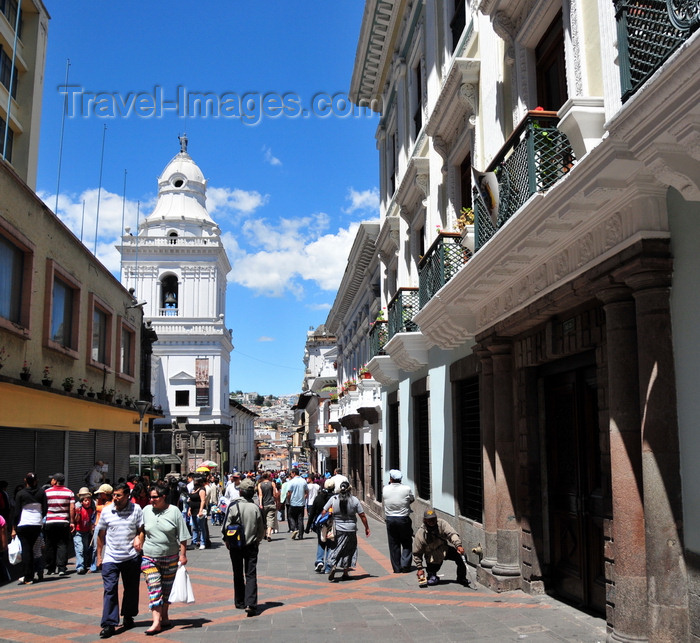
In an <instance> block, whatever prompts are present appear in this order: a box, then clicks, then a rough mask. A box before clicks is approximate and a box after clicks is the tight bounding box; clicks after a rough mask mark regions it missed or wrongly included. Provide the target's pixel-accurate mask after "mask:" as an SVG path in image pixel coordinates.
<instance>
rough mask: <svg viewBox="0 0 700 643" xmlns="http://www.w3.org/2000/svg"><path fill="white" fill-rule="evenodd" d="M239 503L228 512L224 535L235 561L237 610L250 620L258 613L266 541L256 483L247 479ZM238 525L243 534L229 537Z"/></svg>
mask: <svg viewBox="0 0 700 643" xmlns="http://www.w3.org/2000/svg"><path fill="white" fill-rule="evenodd" d="M238 489H239V491H240V494H241V497H240V499H239V500H234V501H233V502H232V503H231V504H230V505H229V506H228V509H227V511H226V517H225V518H224V526H223V528H222V534H223V537H224V542H225V543H226V548H227V549H228V551H229V555H230V557H231V567H232V569H233V598H234V603H235V605H236V609H239V610H242V609H245V611H246V612H247V613H248V616H255V615H256V614H257V613H258V570H257V566H258V548H259V545H260V542H261V541H262V539H263V538H264V537H265V523H264V521H263V516H262V512H261V511H260V509H259V508H258V506H257V505H255V504H253V496H254V495H255V483H254V482H253V481H252V480H250V479H249V478H246V479H245V480H243V482H241V485H240V487H239V488H238ZM235 524H238V525H240V526H241V528H242V532H243V533H242V534H236V536H228V535H227V533H228V532H229V531H230V530H229V527H230V526H231V525H235Z"/></svg>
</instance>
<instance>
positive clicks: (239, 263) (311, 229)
mask: <svg viewBox="0 0 700 643" xmlns="http://www.w3.org/2000/svg"><path fill="white" fill-rule="evenodd" d="M327 223H328V220H327V215H324V214H318V215H313V216H311V217H303V218H301V219H296V220H293V219H283V220H281V221H280V223H279V224H278V225H276V226H274V227H273V226H271V225H270V224H269V223H267V222H266V221H257V222H255V223H253V222H250V221H248V222H246V223H245V224H244V228H245V229H246V232H247V233H248V234H254V236H253V241H254V243H253V245H254V246H255V245H256V244H257V245H258V247H264V249H261V250H258V251H256V252H251V253H246V252H243V253H242V254H238V255H237V256H236V257H235V258H233V257H232V266H233V269H232V271H231V273H230V274H229V280H230V281H232V282H234V283H236V284H239V285H241V286H244V287H245V288H248V289H250V290H252V291H254V292H255V293H256V294H259V295H266V296H269V297H281V296H283V295H284V294H287V293H291V294H294V295H296V296H297V297H298V298H301V297H302V296H303V293H304V284H303V282H304V281H308V282H312V283H315V284H316V285H317V286H318V287H319V288H321V289H322V290H327V291H334V290H337V288H338V286H339V284H340V280H341V279H342V277H343V273H344V271H345V266H346V263H347V257H348V253H349V252H350V248H351V247H352V243H353V241H354V239H355V235H356V234H357V229H358V226H359V224H358V223H352V224H351V225H350V226H349V227H348V228H342V229H340V230H338V232H336V233H329V234H320V233H321V232H322V231H323V229H324V226H325V227H327ZM263 241H266V243H265V244H264V246H263V245H262V242H263ZM237 249H238V250H240V246H237ZM229 256H231V255H229Z"/></svg>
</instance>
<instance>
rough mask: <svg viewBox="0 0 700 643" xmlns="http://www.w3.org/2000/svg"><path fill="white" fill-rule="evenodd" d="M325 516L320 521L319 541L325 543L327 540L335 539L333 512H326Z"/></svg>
mask: <svg viewBox="0 0 700 643" xmlns="http://www.w3.org/2000/svg"><path fill="white" fill-rule="evenodd" d="M327 516H328V517H327V518H326V519H325V520H324V522H323V523H321V536H320V537H321V542H322V543H325V542H327V541H329V540H335V520H333V513H328V514H327Z"/></svg>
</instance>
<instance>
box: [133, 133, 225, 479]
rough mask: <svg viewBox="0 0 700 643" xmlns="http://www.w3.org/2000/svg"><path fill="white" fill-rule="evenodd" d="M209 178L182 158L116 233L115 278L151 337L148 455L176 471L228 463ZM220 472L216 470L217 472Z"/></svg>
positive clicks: (220, 276) (219, 256)
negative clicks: (163, 458)
mask: <svg viewBox="0 0 700 643" xmlns="http://www.w3.org/2000/svg"><path fill="white" fill-rule="evenodd" d="M206 186H207V181H206V179H205V178H204V175H203V174H202V171H201V170H200V168H199V167H198V166H197V164H196V163H195V162H194V161H193V160H192V158H191V157H190V155H189V154H188V153H187V138H186V137H185V136H181V137H180V152H179V153H178V154H176V155H175V156H174V157H173V159H172V160H171V161H170V162H169V163H168V164H167V166H166V167H165V169H164V170H163V172H162V174H161V175H160V177H159V178H158V200H157V203H156V206H155V209H154V210H153V212H152V213H151V214H149V215H148V216H147V217H146V218H145V220H143V221H141V222H140V223H139V225H138V230H137V233H136V235H132V234H130V233H129V230H128V229H127V234H126V235H125V236H124V237H123V245H122V246H121V248H120V251H121V253H122V268H123V269H122V275H123V276H122V281H123V284H124V286H126V287H127V288H133V289H134V297H135V298H136V299H137V300H138V302H144V303H143V305H142V309H143V314H144V322H145V323H146V324H147V325H150V327H151V328H152V329H153V330H154V331H155V332H156V333H157V335H158V340H157V342H156V343H155V344H154V345H153V356H152V371H151V378H152V380H151V391H152V392H153V404H154V405H155V406H156V407H158V406H160V407H162V410H163V415H164V418H163V419H162V420H159V421H157V422H156V424H155V427H154V428H155V435H154V436H152V440H151V451H152V452H153V453H162V451H164V450H168V451H169V452H170V453H171V454H172V455H178V456H179V457H180V458H181V459H182V467H181V469H182V471H183V472H185V471H189V470H193V469H194V468H195V467H196V466H197V464H198V463H201V462H203V461H204V460H213V461H215V462H217V464H218V465H219V467H221V469H223V467H225V466H226V465H227V464H228V461H229V458H228V456H229V454H228V451H229V430H230V427H231V413H230V409H229V362H230V354H231V350H232V349H233V344H232V332H231V330H230V329H228V328H227V326H226V323H225V307H226V275H227V274H228V273H229V272H230V270H231V265H230V263H229V260H228V257H227V256H226V250H225V249H224V245H223V242H222V240H221V229H220V228H219V226H218V225H217V224H216V222H215V221H214V220H213V219H212V218H211V217H210V216H209V213H208V212H207V209H206ZM221 469H220V470H221Z"/></svg>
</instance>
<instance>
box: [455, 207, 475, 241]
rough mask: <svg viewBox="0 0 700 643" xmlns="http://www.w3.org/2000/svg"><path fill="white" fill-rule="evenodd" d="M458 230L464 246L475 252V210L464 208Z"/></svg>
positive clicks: (458, 220)
mask: <svg viewBox="0 0 700 643" xmlns="http://www.w3.org/2000/svg"><path fill="white" fill-rule="evenodd" d="M457 228H458V230H459V232H460V234H461V235H462V245H463V246H464V247H465V248H466V249H467V250H469V251H470V252H474V210H473V209H472V208H466V207H465V208H462V211H461V214H460V216H459V219H457Z"/></svg>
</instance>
